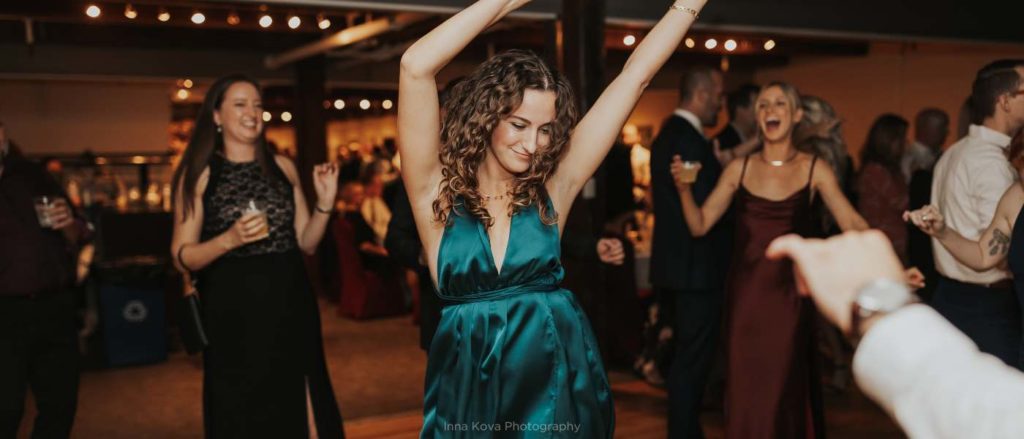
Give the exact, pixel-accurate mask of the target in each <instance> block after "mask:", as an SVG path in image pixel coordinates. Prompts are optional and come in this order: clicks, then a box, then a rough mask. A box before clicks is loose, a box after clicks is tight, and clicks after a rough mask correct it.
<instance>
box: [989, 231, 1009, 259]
mask: <svg viewBox="0 0 1024 439" xmlns="http://www.w3.org/2000/svg"><path fill="white" fill-rule="evenodd" d="M1009 251H1010V237H1009V236H1006V234H1005V233H1003V231H1002V230H999V229H995V230H994V231H992V240H990V241H989V242H988V255H989V256H995V255H997V254H1001V255H1005V254H1006V253H1007V252H1009Z"/></svg>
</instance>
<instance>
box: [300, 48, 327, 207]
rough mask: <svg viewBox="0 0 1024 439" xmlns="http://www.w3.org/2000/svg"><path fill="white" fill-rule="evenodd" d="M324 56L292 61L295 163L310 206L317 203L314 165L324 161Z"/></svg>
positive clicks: (325, 128) (325, 122)
mask: <svg viewBox="0 0 1024 439" xmlns="http://www.w3.org/2000/svg"><path fill="white" fill-rule="evenodd" d="M325 59H326V58H325V57H324V56H323V55H320V56H314V57H312V58H306V59H304V60H302V61H298V62H296V63H295V67H294V68H295V99H294V102H295V108H294V112H295V117H294V119H293V123H294V126H295V150H296V154H297V155H296V157H295V162H296V163H295V165H296V166H297V167H298V168H299V174H300V175H299V176H300V177H301V179H302V189H303V191H304V192H305V194H306V200H307V201H308V203H309V205H310V207H312V206H313V204H312V203H315V202H316V192H314V191H313V179H312V172H313V166H315V165H317V164H319V163H323V162H325V161H327V117H326V116H327V115H326V114H325V112H324V99H326V96H327V91H326V88H325V87H326V84H327V73H326V61H325Z"/></svg>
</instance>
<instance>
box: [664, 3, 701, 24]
mask: <svg viewBox="0 0 1024 439" xmlns="http://www.w3.org/2000/svg"><path fill="white" fill-rule="evenodd" d="M669 9H675V10H677V11H683V12H686V13H687V14H690V15H693V19H694V20H696V19H697V17H699V16H700V15H699V14H698V12H697V10H696V9H693V8H691V7H688V6H683V5H677V4H673V5H672V6H671V7H670V8H669Z"/></svg>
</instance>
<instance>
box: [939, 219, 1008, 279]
mask: <svg viewBox="0 0 1024 439" xmlns="http://www.w3.org/2000/svg"><path fill="white" fill-rule="evenodd" d="M935 239H938V240H939V243H940V244H942V246H943V247H945V248H946V250H949V253H951V254H952V255H953V257H954V258H956V259H957V260H958V261H960V262H963V263H964V265H966V266H968V267H971V268H972V269H974V270H978V271H984V270H988V269H990V268H992V267H995V266H996V265H998V264H999V263H1000V262H1002V261H1003V260H1005V259H1006V252H1004V251H1000V250H999V249H1000V248H1002V246H1003V244H1002V241H1003V240H1005V246H1006V248H1009V243H1010V238H1009V236H1006V234H1004V233H1003V232H1002V231H1000V230H999V229H995V232H994V236H993V237H992V239H991V241H992V243H991V244H992V245H991V247H992V249H993V251H990V252H986V251H985V250H986V249H985V246H984V245H983V244H982V241H971V240H969V239H967V238H964V237H963V235H961V234H960V233H959V232H957V231H956V230H953V229H951V228H949V226H947V227H946V228H945V230H943V231H942V233H939V234H938V235H936V236H935Z"/></svg>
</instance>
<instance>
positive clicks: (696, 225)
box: [679, 188, 708, 237]
mask: <svg viewBox="0 0 1024 439" xmlns="http://www.w3.org/2000/svg"><path fill="white" fill-rule="evenodd" d="M679 201H680V202H682V204H683V218H684V219H686V227H688V228H689V229H690V234H691V235H693V236H695V237H701V236H704V235H705V234H707V232H708V231H707V227H706V226H705V224H704V223H705V221H704V212H703V211H702V210H701V208H700V206H698V205H697V200H695V199H694V198H693V189H691V188H686V189H683V190H681V191H679Z"/></svg>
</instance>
